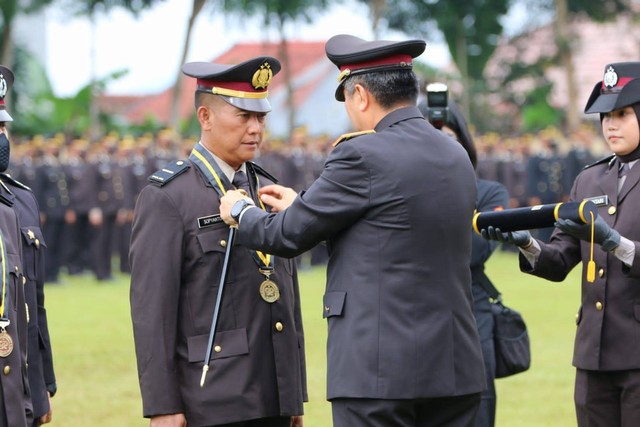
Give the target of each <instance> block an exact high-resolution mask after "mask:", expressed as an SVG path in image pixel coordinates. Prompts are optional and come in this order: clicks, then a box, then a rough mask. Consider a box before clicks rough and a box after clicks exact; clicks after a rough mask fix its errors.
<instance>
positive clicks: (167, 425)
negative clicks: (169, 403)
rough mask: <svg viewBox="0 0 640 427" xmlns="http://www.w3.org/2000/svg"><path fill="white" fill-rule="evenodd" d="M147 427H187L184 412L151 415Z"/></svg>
mask: <svg viewBox="0 0 640 427" xmlns="http://www.w3.org/2000/svg"><path fill="white" fill-rule="evenodd" d="M149 427H187V419H186V418H185V417H184V414H169V415H157V416H155V417H151V421H150V422H149Z"/></svg>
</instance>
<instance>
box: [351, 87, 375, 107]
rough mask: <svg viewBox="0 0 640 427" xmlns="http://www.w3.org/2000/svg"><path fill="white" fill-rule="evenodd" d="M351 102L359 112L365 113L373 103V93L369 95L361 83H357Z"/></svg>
mask: <svg viewBox="0 0 640 427" xmlns="http://www.w3.org/2000/svg"><path fill="white" fill-rule="evenodd" d="M351 101H352V102H353V105H354V106H355V107H356V109H357V110H358V111H365V110H366V109H367V107H368V106H369V104H370V103H371V101H372V98H371V93H369V92H368V91H367V90H366V89H365V88H364V86H362V85H361V84H360V83H356V84H355V86H354V87H353V95H352V96H351Z"/></svg>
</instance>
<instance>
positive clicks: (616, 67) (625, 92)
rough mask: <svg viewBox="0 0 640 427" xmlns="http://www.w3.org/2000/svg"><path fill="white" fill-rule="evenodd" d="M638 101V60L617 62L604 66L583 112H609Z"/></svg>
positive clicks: (639, 100)
mask: <svg viewBox="0 0 640 427" xmlns="http://www.w3.org/2000/svg"><path fill="white" fill-rule="evenodd" d="M636 102H640V62H617V63H613V64H607V65H605V67H604V76H603V78H602V81H600V82H598V83H596V85H595V86H594V88H593V91H592V92H591V95H590V96H589V100H588V101H587V105H586V107H585V108H584V112H585V113H587V114H589V113H609V112H611V111H614V110H619V109H620V108H624V107H628V106H629V105H632V104H635V103H636Z"/></svg>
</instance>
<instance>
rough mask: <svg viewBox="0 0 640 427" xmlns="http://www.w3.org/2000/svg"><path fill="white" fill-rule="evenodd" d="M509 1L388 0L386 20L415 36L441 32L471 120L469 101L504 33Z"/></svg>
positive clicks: (480, 90) (481, 81)
mask: <svg viewBox="0 0 640 427" xmlns="http://www.w3.org/2000/svg"><path fill="white" fill-rule="evenodd" d="M510 2H511V0H387V10H386V13H385V17H386V21H387V24H388V26H389V28H391V29H396V30H400V31H402V32H404V33H405V34H410V35H412V36H414V37H422V38H425V39H429V38H432V35H433V34H434V32H436V31H437V30H440V31H441V32H442V34H443V35H444V39H445V41H446V43H447V46H448V47H449V51H450V53H451V57H452V58H453V61H454V62H455V64H456V66H457V68H458V70H459V72H460V78H461V80H462V84H463V87H464V88H465V90H464V91H463V94H462V96H461V104H462V109H463V111H464V113H465V115H466V116H467V117H469V118H470V119H471V121H472V122H473V120H474V114H473V111H472V109H471V106H470V100H472V99H475V96H476V95H477V94H479V93H481V92H482V91H483V90H484V84H483V72H484V68H485V66H486V64H487V62H488V61H489V58H491V55H492V54H493V52H494V51H495V49H496V46H497V42H498V38H499V36H500V35H501V34H502V33H503V25H502V21H501V19H502V18H503V17H504V15H505V14H506V13H507V11H508V9H509V5H510Z"/></svg>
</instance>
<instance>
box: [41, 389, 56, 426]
mask: <svg viewBox="0 0 640 427" xmlns="http://www.w3.org/2000/svg"><path fill="white" fill-rule="evenodd" d="M47 397H48V398H49V411H47V413H46V414H44V415H42V416H41V417H40V418H39V419H38V420H39V421H40V425H42V424H48V423H50V422H51V419H52V418H53V406H52V405H51V393H47Z"/></svg>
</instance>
